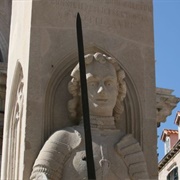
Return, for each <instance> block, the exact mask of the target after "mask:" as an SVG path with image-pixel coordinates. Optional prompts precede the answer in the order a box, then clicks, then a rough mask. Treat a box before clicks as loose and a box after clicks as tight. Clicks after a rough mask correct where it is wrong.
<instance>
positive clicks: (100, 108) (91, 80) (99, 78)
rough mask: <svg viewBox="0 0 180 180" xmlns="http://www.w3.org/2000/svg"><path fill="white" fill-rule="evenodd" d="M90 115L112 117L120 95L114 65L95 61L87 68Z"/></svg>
mask: <svg viewBox="0 0 180 180" xmlns="http://www.w3.org/2000/svg"><path fill="white" fill-rule="evenodd" d="M86 78H87V86H88V98H89V109H90V115H93V116H112V113H113V109H114V107H115V104H116V100H117V95H118V88H117V87H118V83H117V75H116V71H115V68H114V67H113V65H112V64H110V63H108V62H105V63H99V62H98V61H93V62H92V63H90V64H88V65H87V66H86Z"/></svg>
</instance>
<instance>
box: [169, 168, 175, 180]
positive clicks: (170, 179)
mask: <svg viewBox="0 0 180 180" xmlns="http://www.w3.org/2000/svg"><path fill="white" fill-rule="evenodd" d="M167 180H178V167H176V168H174V169H173V170H172V171H171V172H170V173H169V174H168V176H167Z"/></svg>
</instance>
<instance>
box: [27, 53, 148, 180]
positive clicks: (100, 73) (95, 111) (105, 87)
mask: <svg viewBox="0 0 180 180" xmlns="http://www.w3.org/2000/svg"><path fill="white" fill-rule="evenodd" d="M85 63H86V77H87V85H88V98H89V108H90V123H91V131H92V144H93V153H94V161H95V170H96V178H97V180H126V179H131V180H137V179H148V172H147V167H146V162H145V159H144V155H143V152H142V150H141V147H140V145H139V143H138V142H137V140H136V139H135V138H134V137H133V136H132V135H127V134H125V133H124V132H122V131H121V130H120V129H117V128H116V121H118V120H119V117H120V114H121V113H122V111H123V103H122V102H123V99H124V98H125V96H126V84H125V81H124V78H125V73H124V71H123V70H122V69H121V68H120V67H119V65H118V64H117V62H116V60H115V59H113V58H111V57H108V56H106V55H104V54H102V53H95V54H88V55H86V56H85ZM71 76H72V79H71V82H70V83H69V86H68V88H69V92H70V93H71V94H72V96H73V99H71V100H70V101H69V103H68V109H69V112H70V116H71V118H72V119H73V120H76V123H79V124H78V125H77V126H73V127H67V128H66V129H62V130H59V131H57V132H55V133H54V134H53V135H52V136H51V137H50V138H49V139H48V140H47V142H46V143H45V145H44V146H43V148H42V150H41V151H40V153H39V155H38V157H37V159H36V161H35V163H34V166H33V171H32V174H31V177H30V179H31V180H43V179H44V180H85V179H87V169H86V153H85V149H84V147H85V146H84V130H83V121H82V118H81V103H80V102H81V100H80V96H81V93H82V92H81V91H80V73H79V65H77V66H76V67H75V68H74V69H73V71H72V73H71Z"/></svg>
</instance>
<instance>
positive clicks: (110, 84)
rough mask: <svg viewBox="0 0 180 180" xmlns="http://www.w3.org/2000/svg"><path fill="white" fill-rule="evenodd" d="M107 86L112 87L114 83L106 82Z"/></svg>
mask: <svg viewBox="0 0 180 180" xmlns="http://www.w3.org/2000/svg"><path fill="white" fill-rule="evenodd" d="M105 85H106V86H109V87H110V86H112V85H113V82H112V81H106V82H105Z"/></svg>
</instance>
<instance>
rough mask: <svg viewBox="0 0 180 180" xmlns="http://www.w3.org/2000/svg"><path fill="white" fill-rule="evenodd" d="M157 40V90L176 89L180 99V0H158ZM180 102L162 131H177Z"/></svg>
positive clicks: (161, 128)
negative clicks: (176, 121) (176, 120)
mask: <svg viewBox="0 0 180 180" xmlns="http://www.w3.org/2000/svg"><path fill="white" fill-rule="evenodd" d="M153 2H154V39H155V60H156V87H161V88H167V89H173V90H174V92H173V95H175V96H177V97H180V0H154V1H153ZM177 111H180V103H179V104H178V105H177V107H176V108H175V109H174V110H173V112H172V114H171V115H170V116H168V118H167V120H166V122H165V123H161V127H160V128H158V135H159V136H161V133H162V131H163V129H165V128H167V129H177V126H176V125H175V124H174V119H175V116H176V112H177ZM158 153H159V160H160V159H162V157H163V156H164V144H163V143H162V142H161V141H160V140H159V138H158Z"/></svg>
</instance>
